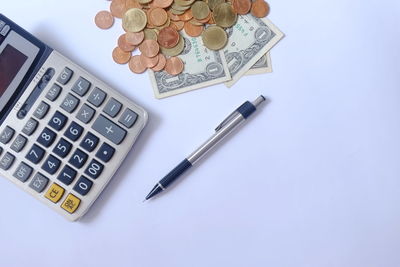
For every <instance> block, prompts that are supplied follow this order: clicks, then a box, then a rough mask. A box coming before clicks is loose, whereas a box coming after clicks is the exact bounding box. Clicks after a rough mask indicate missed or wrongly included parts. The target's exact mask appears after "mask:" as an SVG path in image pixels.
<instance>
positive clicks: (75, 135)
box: [64, 121, 83, 141]
mask: <svg viewBox="0 0 400 267" xmlns="http://www.w3.org/2000/svg"><path fill="white" fill-rule="evenodd" d="M82 132H83V127H82V126H80V125H79V124H77V123H76V122H74V121H73V122H71V124H70V125H69V127H68V129H67V130H66V131H65V133H64V135H65V136H66V137H67V138H68V139H70V140H72V141H76V140H78V139H79V137H81V135H82Z"/></svg>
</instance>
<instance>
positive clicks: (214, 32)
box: [201, 26, 228, 50]
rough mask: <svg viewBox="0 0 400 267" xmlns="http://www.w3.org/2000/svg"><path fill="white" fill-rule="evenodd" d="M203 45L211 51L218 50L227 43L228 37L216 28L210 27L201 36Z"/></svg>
mask: <svg viewBox="0 0 400 267" xmlns="http://www.w3.org/2000/svg"><path fill="white" fill-rule="evenodd" d="M201 38H202V40H203V43H204V45H205V46H206V47H207V48H208V49H211V50H220V49H222V48H224V46H225V45H226V43H227V42H228V35H227V34H226V32H225V31H224V29H222V28H221V27H218V26H210V27H208V28H207V29H206V30H204V32H203V33H202V34H201Z"/></svg>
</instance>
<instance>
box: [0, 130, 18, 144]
mask: <svg viewBox="0 0 400 267" xmlns="http://www.w3.org/2000/svg"><path fill="white" fill-rule="evenodd" d="M14 133H15V131H14V129H13V128H11V127H10V126H6V128H5V129H4V130H3V132H2V133H1V135H0V142H2V143H3V144H7V143H8V142H10V140H11V138H13V136H14Z"/></svg>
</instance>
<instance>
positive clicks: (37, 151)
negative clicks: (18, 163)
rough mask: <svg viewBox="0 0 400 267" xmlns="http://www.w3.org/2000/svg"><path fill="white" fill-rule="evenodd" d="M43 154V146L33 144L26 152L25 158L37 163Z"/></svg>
mask: <svg viewBox="0 0 400 267" xmlns="http://www.w3.org/2000/svg"><path fill="white" fill-rule="evenodd" d="M44 154H45V151H44V149H43V148H41V147H40V146H38V145H36V144H34V145H33V146H32V148H31V150H29V152H28V154H26V156H25V157H26V158H27V159H28V160H30V161H31V162H33V163H35V164H36V163H39V162H40V161H41V160H42V158H43V156H44Z"/></svg>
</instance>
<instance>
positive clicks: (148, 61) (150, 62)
mask: <svg viewBox="0 0 400 267" xmlns="http://www.w3.org/2000/svg"><path fill="white" fill-rule="evenodd" d="M158 59H159V57H158V55H157V56H155V57H146V56H145V55H143V54H141V55H140V62H142V65H143V66H146V67H147V68H152V67H154V66H155V65H157V63H158Z"/></svg>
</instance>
